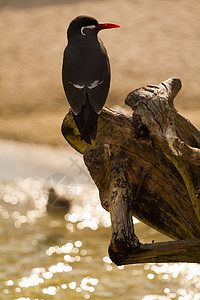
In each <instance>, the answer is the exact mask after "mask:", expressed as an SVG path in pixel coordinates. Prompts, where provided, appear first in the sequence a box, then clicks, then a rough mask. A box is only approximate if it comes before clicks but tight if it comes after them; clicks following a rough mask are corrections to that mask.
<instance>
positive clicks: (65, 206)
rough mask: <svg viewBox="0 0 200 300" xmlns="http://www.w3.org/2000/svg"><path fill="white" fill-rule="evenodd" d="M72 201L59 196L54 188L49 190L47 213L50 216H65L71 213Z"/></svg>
mask: <svg viewBox="0 0 200 300" xmlns="http://www.w3.org/2000/svg"><path fill="white" fill-rule="evenodd" d="M70 207H71V201H70V200H69V199H67V198H66V197H64V196H61V195H59V194H57V192H56V191H55V189H54V188H50V189H49V190H48V202H47V211H48V213H50V214H59V215H65V214H67V213H68V212H69V210H70Z"/></svg>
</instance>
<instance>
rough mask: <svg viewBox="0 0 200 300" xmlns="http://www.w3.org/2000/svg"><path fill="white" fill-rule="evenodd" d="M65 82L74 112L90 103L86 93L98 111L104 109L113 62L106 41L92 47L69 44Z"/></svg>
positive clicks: (65, 60) (78, 111) (65, 64)
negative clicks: (105, 46) (87, 102)
mask: <svg viewBox="0 0 200 300" xmlns="http://www.w3.org/2000/svg"><path fill="white" fill-rule="evenodd" d="M62 78H63V86H64V90H65V93H66V96H67V99H68V101H69V104H70V106H71V108H72V110H73V112H74V114H76V115H77V114H79V113H80V112H81V109H82V107H83V105H85V103H86V94H87V95H88V99H89V102H90V104H91V105H92V107H93V109H94V110H95V112H96V113H98V114H99V113H100V111H101V109H102V107H103V105H104V103H105V101H106V98H107V94H108V90H109V86H110V65H109V60H108V57H107V53H106V50H105V48H104V46H103V44H102V42H99V41H96V42H95V43H92V44H90V48H89V49H85V51H84V49H80V48H78V47H74V46H73V45H68V46H67V48H66V49H65V52H64V58H63V70H62Z"/></svg>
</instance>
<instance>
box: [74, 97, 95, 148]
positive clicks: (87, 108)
mask: <svg viewBox="0 0 200 300" xmlns="http://www.w3.org/2000/svg"><path fill="white" fill-rule="evenodd" d="M73 116H74V121H75V123H76V126H77V128H78V130H79V132H80V134H81V140H84V141H85V142H86V143H88V144H89V145H91V139H93V140H95V139H96V135H97V119H98V116H99V115H98V114H97V113H96V112H95V111H94V109H93V107H92V106H91V104H90V102H89V99H88V95H87V96H86V103H85V105H84V106H83V107H82V110H81V112H80V113H79V114H78V115H75V114H73Z"/></svg>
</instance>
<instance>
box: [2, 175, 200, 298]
mask: <svg viewBox="0 0 200 300" xmlns="http://www.w3.org/2000/svg"><path fill="white" fill-rule="evenodd" d="M60 188H61V187H60ZM71 191H72V190H71ZM57 192H61V191H59V190H58V191H57ZM70 193H71V192H70ZM75 193H76V195H75V197H74V195H72V194H70V195H71V197H72V198H73V201H72V206H71V210H70V211H69V212H68V213H67V214H65V215H64V216H62V215H50V214H48V213H47V210H46V204H47V201H48V193H47V192H46V191H45V188H44V180H41V179H36V178H26V179H22V178H21V179H20V178H18V179H16V180H15V181H14V182H9V183H3V182H1V183H0V199H1V202H0V223H1V224H0V235H1V236H0V238H1V247H0V255H1V264H0V280H1V288H0V299H9V300H10V299H18V300H19V299H20V300H23V299H30V300H32V299H40V300H41V299H115V300H117V299H133V300H135V299H136V300H137V299H142V300H153V299H156V300H160V299H178V300H193V299H194V300H199V299H200V292H199V291H200V266H199V265H198V264H183V263H182V264H180V263H175V264H167V263H166V264H141V265H133V266H119V267H117V266H115V265H114V264H113V263H112V261H111V260H110V258H109V257H108V255H107V248H108V244H109V241H110V234H111V233H110V216H109V213H107V212H105V211H104V210H103V208H102V207H101V205H100V203H99V199H98V192H97V190H96V189H95V188H94V186H93V185H92V184H91V183H88V182H87V185H85V186H83V185H82V186H78V187H77V188H76V189H75ZM136 233H137V235H138V236H139V237H140V238H141V239H144V240H142V241H143V242H144V241H145V242H150V241H151V240H152V239H154V240H155V241H160V240H162V239H163V236H161V235H160V234H158V233H156V232H155V231H153V230H151V229H148V228H147V227H145V226H144V225H143V224H141V223H138V224H137V225H136Z"/></svg>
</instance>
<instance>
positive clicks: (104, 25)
mask: <svg viewBox="0 0 200 300" xmlns="http://www.w3.org/2000/svg"><path fill="white" fill-rule="evenodd" d="M110 28H120V26H119V25H117V24H112V23H98V25H97V26H96V29H97V30H98V31H99V30H102V29H110Z"/></svg>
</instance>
